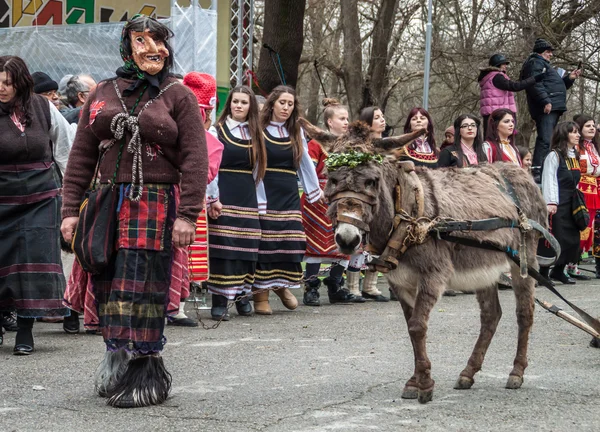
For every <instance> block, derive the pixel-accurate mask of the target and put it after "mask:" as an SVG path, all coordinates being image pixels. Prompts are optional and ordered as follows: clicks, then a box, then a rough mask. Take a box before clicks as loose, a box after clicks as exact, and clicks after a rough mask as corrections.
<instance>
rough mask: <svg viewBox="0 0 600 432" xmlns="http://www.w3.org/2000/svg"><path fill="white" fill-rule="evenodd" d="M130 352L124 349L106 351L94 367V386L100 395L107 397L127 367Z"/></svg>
mask: <svg viewBox="0 0 600 432" xmlns="http://www.w3.org/2000/svg"><path fill="white" fill-rule="evenodd" d="M130 358H131V354H129V353H128V352H127V351H125V350H119V351H115V352H113V351H106V353H105V354H104V358H103V359H102V361H101V362H100V364H99V365H98V369H96V379H95V386H96V392H97V393H98V395H99V396H100V397H108V395H109V394H110V392H111V390H112V389H113V388H114V387H115V386H116V385H117V383H118V382H119V381H120V380H121V377H122V376H123V373H125V370H126V369H127V364H128V363H129V359H130Z"/></svg>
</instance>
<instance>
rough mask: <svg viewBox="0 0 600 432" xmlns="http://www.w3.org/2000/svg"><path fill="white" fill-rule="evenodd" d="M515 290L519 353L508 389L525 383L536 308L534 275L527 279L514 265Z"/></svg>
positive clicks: (507, 383)
mask: <svg viewBox="0 0 600 432" xmlns="http://www.w3.org/2000/svg"><path fill="white" fill-rule="evenodd" d="M511 273H512V280H513V290H514V292H515V297H516V300H517V323H518V325H519V340H518V343H517V355H516V357H515V361H514V365H513V370H512V371H511V373H510V375H509V377H508V381H507V382H506V388H507V389H518V388H520V387H521V385H522V384H523V374H524V372H525V368H526V367H527V346H528V343H529V332H530V331H531V326H532V325H533V308H534V298H533V294H534V289H535V288H534V280H533V278H532V277H527V278H525V279H523V278H521V276H520V275H519V269H518V268H517V267H516V266H514V265H513V266H512V270H511Z"/></svg>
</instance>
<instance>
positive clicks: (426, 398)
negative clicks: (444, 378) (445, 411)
mask: <svg viewBox="0 0 600 432" xmlns="http://www.w3.org/2000/svg"><path fill="white" fill-rule="evenodd" d="M418 399H419V403H422V404H426V403H427V402H431V400H432V399H433V389H431V390H419V397H418Z"/></svg>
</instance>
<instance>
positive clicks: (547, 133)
mask: <svg viewBox="0 0 600 432" xmlns="http://www.w3.org/2000/svg"><path fill="white" fill-rule="evenodd" d="M561 115H562V112H558V111H552V112H550V114H542V115H541V116H539V117H536V118H534V119H533V120H534V121H535V127H536V129H537V138H536V139H535V149H534V150H533V166H534V167H538V166H539V167H541V166H543V165H544V159H546V156H547V155H548V153H550V141H551V140H552V132H553V131H554V127H555V126H556V124H557V123H558V120H559V119H560V116H561Z"/></svg>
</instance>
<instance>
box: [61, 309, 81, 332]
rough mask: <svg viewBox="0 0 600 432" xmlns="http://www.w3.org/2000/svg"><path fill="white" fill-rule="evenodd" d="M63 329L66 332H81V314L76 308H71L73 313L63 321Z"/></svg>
mask: <svg viewBox="0 0 600 432" xmlns="http://www.w3.org/2000/svg"><path fill="white" fill-rule="evenodd" d="M63 330H64V331H65V333H69V334H77V333H79V314H78V313H77V312H75V311H74V310H71V315H69V316H68V317H65V320H64V321H63Z"/></svg>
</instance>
